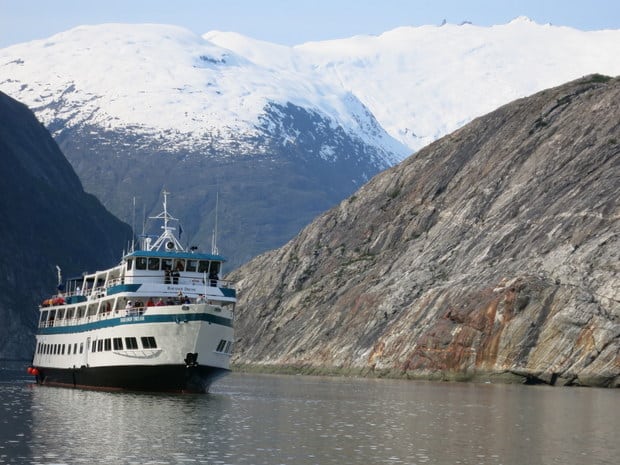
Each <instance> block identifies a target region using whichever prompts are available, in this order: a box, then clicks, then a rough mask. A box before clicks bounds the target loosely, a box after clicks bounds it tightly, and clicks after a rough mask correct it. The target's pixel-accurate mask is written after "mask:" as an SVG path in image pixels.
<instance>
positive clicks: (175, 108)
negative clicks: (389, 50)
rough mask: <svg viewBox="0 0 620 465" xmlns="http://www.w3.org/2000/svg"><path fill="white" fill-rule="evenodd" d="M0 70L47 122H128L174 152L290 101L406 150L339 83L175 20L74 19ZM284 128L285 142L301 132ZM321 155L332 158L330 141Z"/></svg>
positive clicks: (3, 57) (8, 87)
mask: <svg viewBox="0 0 620 465" xmlns="http://www.w3.org/2000/svg"><path fill="white" fill-rule="evenodd" d="M0 70H1V74H0V76H2V78H1V79H0V89H2V91H4V92H6V93H7V94H9V95H12V96H14V97H15V98H18V99H19V100H21V101H22V102H24V103H26V104H27V105H28V106H29V107H31V108H32V109H33V110H34V111H35V112H36V114H37V116H38V117H39V118H40V119H41V120H42V121H43V122H44V123H45V124H47V125H53V123H54V122H57V121H59V120H60V121H62V122H63V127H64V128H66V127H74V126H77V125H80V124H82V123H85V122H87V123H88V124H91V125H96V126H99V127H101V128H105V129H106V130H116V129H126V128H131V129H132V131H133V132H134V133H136V134H144V135H148V136H150V137H159V136H164V135H165V138H166V140H167V142H168V144H169V145H168V148H169V149H170V150H178V149H186V148H188V147H192V148H195V146H196V145H204V144H205V142H206V139H205V137H204V135H205V133H209V134H213V135H217V137H214V138H213V139H211V138H207V140H208V142H209V145H212V144H216V145H221V146H226V145H227V144H229V143H233V144H235V146H236V147H237V148H239V146H238V144H239V142H240V140H239V135H241V136H244V137H245V138H248V139H253V138H255V137H257V136H259V132H261V130H262V129H265V128H263V123H264V120H263V118H264V116H265V109H266V107H268V106H270V105H271V104H276V105H286V104H292V105H295V106H299V107H301V108H306V109H308V110H309V111H312V112H316V113H317V114H319V115H321V116H322V117H324V118H327V119H328V120H329V121H331V122H332V124H333V125H339V126H340V127H342V128H343V129H344V130H345V131H346V132H348V133H350V134H353V135H355V136H357V137H359V138H360V139H361V140H363V141H364V142H366V143H368V144H369V145H373V146H376V147H379V148H380V149H381V155H382V156H383V157H384V159H385V160H384V161H386V162H388V163H393V162H394V161H395V158H394V155H395V154H398V155H399V156H400V155H402V154H404V153H407V152H408V150H407V149H406V148H405V147H403V146H402V145H400V144H398V143H397V142H395V141H394V140H392V139H391V138H390V137H389V136H388V135H387V134H386V133H385V131H383V130H382V128H381V127H380V126H379V125H378V124H377V123H376V121H375V120H374V117H373V116H372V114H371V113H370V112H369V111H368V110H367V109H366V108H365V107H364V105H362V104H361V102H360V101H359V100H358V99H357V98H356V97H355V96H354V95H353V94H351V93H350V92H349V91H347V90H345V89H343V87H342V86H340V85H333V84H332V83H330V82H328V81H321V80H316V79H315V76H311V75H306V74H304V72H303V70H302V72H299V71H297V70H287V69H285V68H281V69H273V68H270V67H267V66H263V65H261V64H256V63H252V62H251V61H249V60H247V59H245V58H244V57H242V56H240V55H238V54H236V53H235V52H233V51H231V50H227V49H225V48H222V47H220V46H218V45H216V44H213V43H211V42H209V41H208V40H205V39H203V38H201V37H200V36H197V35H195V34H193V33H191V32H189V31H187V30H185V29H182V28H180V27H176V26H166V25H152V24H142V25H126V24H105V25H99V26H84V27H78V28H75V29H72V30H70V31H67V32H63V33H60V34H57V35H54V36H52V37H50V38H49V39H46V40H38V41H33V42H28V43H25V44H20V45H16V46H13V47H8V48H6V49H3V50H0ZM272 123H273V122H270V124H272ZM272 129H274V128H270V127H268V128H267V130H272ZM278 129H279V130H280V132H279V137H280V138H281V139H282V141H283V142H286V141H294V140H295V138H296V134H294V133H286V132H284V131H283V129H284V128H278ZM59 130H62V129H59ZM55 132H56V134H55V135H58V131H55ZM175 133H176V134H175ZM248 148H250V147H242V149H248ZM251 149H252V150H255V149H256V147H255V146H254V144H252V146H251ZM322 154H323V155H324V156H325V157H331V156H333V154H332V150H331V149H330V147H329V146H326V147H323V150H322Z"/></svg>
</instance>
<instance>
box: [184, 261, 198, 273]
mask: <svg viewBox="0 0 620 465" xmlns="http://www.w3.org/2000/svg"><path fill="white" fill-rule="evenodd" d="M197 266H198V260H187V267H186V268H185V271H196V267H197Z"/></svg>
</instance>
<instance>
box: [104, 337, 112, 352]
mask: <svg viewBox="0 0 620 465" xmlns="http://www.w3.org/2000/svg"><path fill="white" fill-rule="evenodd" d="M104 349H105V350H112V340H111V339H106V340H105V347H104Z"/></svg>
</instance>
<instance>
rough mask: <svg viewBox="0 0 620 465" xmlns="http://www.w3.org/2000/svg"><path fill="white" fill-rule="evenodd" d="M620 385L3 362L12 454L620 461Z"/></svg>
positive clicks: (132, 459)
mask: <svg viewBox="0 0 620 465" xmlns="http://www.w3.org/2000/svg"><path fill="white" fill-rule="evenodd" d="M618 396H619V392H618V390H605V389H586V388H552V387H545V386H521V385H492V384H465V383H463V384H461V383H431V382H418V381H396V380H376V379H375V380H373V379H351V378H322V377H306V376H276V375H253V374H252V375H250V374H239V373H233V374H231V375H229V376H228V377H226V378H223V379H222V380H220V381H218V382H217V383H216V384H214V385H213V386H212V389H211V393H210V394H206V395H165V394H133V393H106V392H96V391H82V390H71V389H64V388H53V387H44V386H36V385H32V384H31V383H30V382H29V378H28V376H27V375H25V374H24V375H22V374H21V372H17V371H15V370H12V369H6V368H5V369H3V370H0V464H5V463H20V464H21V463H24V464H25V463H29V464H79V463H89V464H91V463H102V464H103V463H106V464H107V463H119V464H194V463H196V464H234V465H237V464H238V465H241V464H269V465H278V464H287V465H306V464H339V465H347V464H356V465H357V464H368V465H372V464H504V465H507V464H563V465H570V464H616V463H620V457H619V452H620V445H619V444H620V442H619V441H620V434H619V432H618V431H619V427H620V404H619V401H620V397H618Z"/></svg>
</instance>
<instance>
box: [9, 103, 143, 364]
mask: <svg viewBox="0 0 620 465" xmlns="http://www.w3.org/2000/svg"><path fill="white" fill-rule="evenodd" d="M0 162H1V163H2V174H3V176H2V183H0V215H1V217H2V220H1V221H0V237H2V244H3V247H2V251H0V321H1V323H0V359H3V358H10V359H21V360H23V359H28V358H30V357H31V356H32V351H33V349H34V331H35V328H36V323H37V320H38V317H39V311H38V305H39V304H40V303H41V301H42V300H43V299H44V298H48V297H50V295H51V294H53V293H54V292H55V290H56V285H57V284H58V283H57V270H56V265H58V266H60V267H61V269H62V271H63V276H64V277H65V278H66V277H70V276H76V275H77V276H79V274H80V273H82V272H83V271H87V270H88V271H94V269H95V268H98V267H99V269H102V268H104V267H106V266H111V265H113V264H115V263H116V261H117V260H118V259H119V258H120V255H121V253H122V250H123V248H124V247H126V246H127V245H128V244H129V243H130V240H131V230H130V228H129V227H128V226H127V225H126V224H124V223H122V222H121V221H120V220H118V219H117V218H115V217H114V216H112V215H111V214H110V213H109V212H108V211H107V210H106V209H105V208H104V207H103V206H102V205H101V203H100V202H99V201H98V200H97V199H96V198H95V197H94V196H92V195H89V194H86V193H85V192H84V190H83V189H82V184H81V183H80V180H79V179H78V177H77V176H76V174H75V172H74V171H73V169H72V168H71V165H70V164H69V162H68V161H67V160H66V159H65V157H64V156H63V154H62V152H61V151H60V150H59V148H58V146H57V145H56V143H55V142H54V140H53V139H52V137H51V135H50V134H49V132H47V130H46V129H45V128H44V127H43V125H42V124H41V123H39V121H37V119H36V118H35V116H34V114H33V113H32V112H31V111H30V110H29V109H28V108H26V106H24V105H23V104H21V103H19V102H17V101H15V100H13V99H11V98H10V97H8V96H6V95H5V94H3V93H1V92H0Z"/></svg>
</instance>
